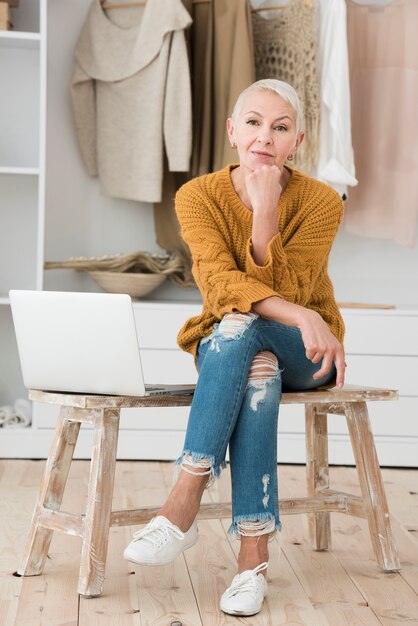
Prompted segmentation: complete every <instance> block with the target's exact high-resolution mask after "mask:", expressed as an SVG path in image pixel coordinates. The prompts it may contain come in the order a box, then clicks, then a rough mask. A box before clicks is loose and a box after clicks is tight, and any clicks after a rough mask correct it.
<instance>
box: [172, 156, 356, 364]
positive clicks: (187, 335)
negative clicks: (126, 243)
mask: <svg viewBox="0 0 418 626" xmlns="http://www.w3.org/2000/svg"><path fill="white" fill-rule="evenodd" d="M234 167H237V166H236V165H228V166H227V167H226V168H224V169H222V170H220V171H219V172H215V173H213V174H208V175H206V176H200V177H199V178H195V179H194V180H191V181H189V182H188V183H186V184H185V185H183V187H181V189H180V190H179V191H178V192H177V195H176V210H177V215H178V218H179V222H180V225H181V233H182V236H183V238H184V240H185V242H186V243H187V245H188V246H189V248H190V252H191V254H192V258H193V276H194V278H195V280H196V283H197V286H198V287H199V290H200V293H201V294H202V297H203V302H204V305H203V311H202V313H201V315H198V316H196V317H193V318H191V319H190V320H188V321H187V322H186V324H185V325H184V326H183V328H182V329H181V331H180V333H179V335H178V342H179V345H180V347H181V348H182V349H183V350H186V351H187V352H191V353H192V354H193V355H196V350H197V346H198V343H199V340H200V339H201V337H204V336H206V335H208V334H209V333H210V332H211V331H212V329H213V327H214V324H215V323H216V322H219V321H220V320H221V319H222V317H223V316H224V315H225V314H227V313H234V312H241V313H247V312H248V311H250V310H251V307H252V305H253V303H255V302H258V301H259V300H263V299H264V298H268V297H270V296H279V297H281V298H283V299H284V300H287V301H288V302H293V303H295V304H299V305H300V306H303V307H306V308H309V309H313V310H315V311H317V312H318V313H319V314H320V315H321V317H322V318H323V319H324V321H325V322H326V323H327V324H328V325H329V327H330V329H331V331H332V332H333V333H334V335H335V336H336V337H337V339H338V340H339V341H342V340H343V336H344V323H343V320H342V318H341V314H340V312H339V309H338V307H337V304H336V302H335V299H334V291H333V287H332V283H331V281H330V279H329V276H328V267H327V266H328V255H329V252H330V249H331V246H332V243H333V241H334V238H335V235H336V233H337V230H338V226H339V224H340V222H341V219H342V215H343V204H342V201H341V198H340V197H339V195H338V194H337V192H336V191H334V190H333V189H331V187H328V185H324V184H323V183H320V182H319V181H317V180H314V179H313V178H310V177H309V176H305V175H304V174H302V173H300V172H298V171H296V170H291V169H290V168H289V170H290V172H291V174H292V176H291V179H290V181H289V183H288V185H287V187H286V189H285V190H284V192H283V193H282V195H281V197H280V200H279V204H278V207H277V223H278V227H277V234H276V235H275V236H274V237H273V239H272V240H271V241H270V243H269V245H268V249H267V256H266V263H265V265H263V266H259V265H257V264H256V263H255V261H254V259H253V257H252V254H251V233H252V220H253V214H252V211H250V210H248V209H247V207H246V206H245V205H244V204H242V202H241V200H240V198H239V196H238V195H237V193H236V191H235V188H234V186H233V183H232V180H231V169H233V168H234Z"/></svg>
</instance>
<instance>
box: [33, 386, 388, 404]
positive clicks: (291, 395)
mask: <svg viewBox="0 0 418 626" xmlns="http://www.w3.org/2000/svg"><path fill="white" fill-rule="evenodd" d="M29 399H30V400H34V401H35V402H45V403H47V404H59V405H60V406H72V407H77V408H80V409H99V408H112V407H113V408H133V407H169V406H189V405H190V404H191V402H192V399H193V396H192V395H191V394H189V395H160V396H153V397H149V396H148V397H147V396H144V397H139V396H107V395H89V394H84V393H80V394H76V393H67V392H56V391H40V390H37V389H30V390H29ZM397 399H398V391H397V390H395V389H377V388H375V387H360V386H357V385H345V386H344V388H343V389H338V388H337V387H332V388H331V389H314V390H312V391H294V392H285V393H283V395H282V400H281V403H282V404H326V403H332V404H334V403H335V404H340V403H344V402H370V401H375V400H397Z"/></svg>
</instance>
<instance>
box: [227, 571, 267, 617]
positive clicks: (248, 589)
mask: <svg viewBox="0 0 418 626" xmlns="http://www.w3.org/2000/svg"><path fill="white" fill-rule="evenodd" d="M267 566H268V563H261V564H260V565H258V566H257V567H256V568H255V569H248V570H246V571H245V572H241V574H237V575H236V576H235V577H234V579H233V580H232V583H231V586H230V587H228V589H227V590H226V591H225V592H224V593H223V594H222V597H221V603H220V606H221V609H222V611H223V612H224V613H228V614H229V615H244V616H247V615H255V614H256V613H258V612H259V611H261V607H262V606H263V600H264V598H265V596H266V595H267V580H266V577H265V576H263V574H260V572H261V571H263V569H266V568H267Z"/></svg>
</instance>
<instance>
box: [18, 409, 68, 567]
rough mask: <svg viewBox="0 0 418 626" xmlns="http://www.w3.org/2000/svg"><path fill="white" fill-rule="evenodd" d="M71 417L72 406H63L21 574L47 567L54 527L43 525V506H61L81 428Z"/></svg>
mask: <svg viewBox="0 0 418 626" xmlns="http://www.w3.org/2000/svg"><path fill="white" fill-rule="evenodd" d="M69 418H71V409H68V408H66V407H62V408H61V410H60V414H59V418H58V423H57V427H56V429H55V436H54V439H53V441H52V444H51V449H50V452H49V455H48V459H47V462H46V466H45V470H44V475H43V478H42V483H41V486H40V490H39V495H38V500H37V503H36V505H35V509H34V512H33V516H32V521H31V526H30V530H29V535H28V538H27V540H26V545H25V549H24V552H23V556H22V560H21V562H20V565H19V569H18V570H17V573H18V574H20V575H21V576H37V575H38V574H42V571H43V568H44V564H45V559H46V557H47V554H48V549H49V545H50V543H51V539H52V533H53V531H52V530H50V529H48V528H43V527H42V526H40V524H39V522H40V516H41V513H42V510H43V509H44V508H47V509H52V510H53V511H58V510H59V508H60V506H61V502H62V497H63V494H64V489H65V485H66V482H67V477H68V471H69V469H70V465H71V461H72V458H73V454H74V448H75V444H76V443H77V437H78V433H79V430H80V423H79V422H76V421H69Z"/></svg>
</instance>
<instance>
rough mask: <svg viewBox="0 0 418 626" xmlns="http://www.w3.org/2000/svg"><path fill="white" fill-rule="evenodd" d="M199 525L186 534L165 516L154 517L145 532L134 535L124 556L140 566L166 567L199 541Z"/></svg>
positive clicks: (192, 526)
mask: <svg viewBox="0 0 418 626" xmlns="http://www.w3.org/2000/svg"><path fill="white" fill-rule="evenodd" d="M197 534H198V533H197V523H196V520H194V522H193V524H192V525H191V527H190V528H189V530H188V531H187V532H186V533H183V532H182V531H181V530H180V528H179V527H178V526H175V525H174V524H172V523H171V522H170V520H168V519H167V518H166V517H164V516H163V515H158V516H157V517H154V518H153V519H152V520H151V521H150V522H149V523H148V524H147V525H146V526H145V528H144V529H143V530H138V531H137V532H136V533H134V536H133V539H132V541H131V543H130V544H129V545H128V546H127V547H126V548H125V551H124V553H123V556H124V557H125V559H126V560H127V561H132V562H133V563H139V564H140V565H166V564H167V563H171V562H172V561H174V560H175V559H176V558H177V557H178V556H180V554H181V553H182V552H184V551H185V550H187V548H191V547H192V546H193V545H194V544H195V543H196V541H197Z"/></svg>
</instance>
